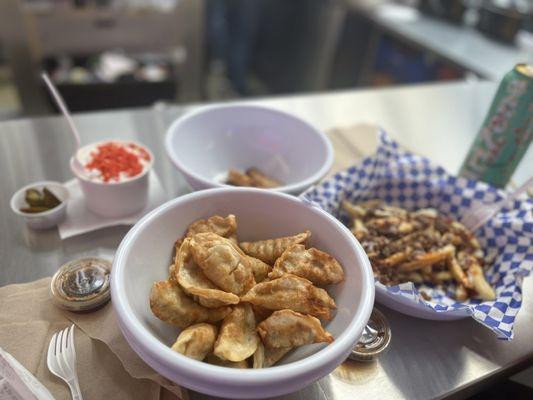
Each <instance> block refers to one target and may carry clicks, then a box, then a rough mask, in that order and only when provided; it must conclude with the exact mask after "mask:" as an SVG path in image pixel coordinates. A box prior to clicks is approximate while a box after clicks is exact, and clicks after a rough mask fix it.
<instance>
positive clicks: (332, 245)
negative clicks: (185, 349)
mask: <svg viewBox="0 0 533 400" xmlns="http://www.w3.org/2000/svg"><path fill="white" fill-rule="evenodd" d="M229 213H233V214H235V215H236V216H237V220H238V231H237V233H238V235H239V237H240V238H241V239H242V240H257V239H265V238H270V237H278V236H282V235H289V234H295V233H297V232H301V231H303V230H305V229H309V230H311V232H312V238H311V245H312V246H314V247H317V248H319V249H321V250H324V251H326V252H328V253H331V254H332V255H333V256H334V257H336V258H337V260H339V262H341V264H342V265H343V266H344V269H345V276H346V277H345V281H344V282H343V283H341V284H338V285H333V286H332V287H331V288H330V289H329V292H330V294H331V295H332V297H333V298H334V299H335V301H336V303H337V307H338V308H337V311H336V315H335V317H334V318H333V320H332V321H330V322H329V323H328V324H327V325H326V328H327V329H328V330H329V331H330V332H331V333H332V334H333V336H334V337H335V341H334V342H333V343H332V344H330V345H327V346H326V345H324V344H316V345H309V346H303V347H300V348H298V349H297V350H295V351H293V352H292V353H291V354H290V355H289V356H288V357H287V358H286V359H284V360H283V362H282V363H281V364H282V365H279V366H274V367H271V368H266V369H260V370H259V369H257V370H253V369H249V370H238V369H232V368H224V367H219V366H214V365H210V364H207V363H204V362H200V361H196V360H192V359H189V358H187V357H185V356H182V355H181V354H178V353H175V352H173V351H172V350H170V348H169V346H170V345H172V344H173V342H174V341H175V340H176V336H177V334H178V332H179V331H178V329H177V328H175V327H172V326H170V325H168V324H165V323H163V322H161V321H160V320H158V319H157V318H156V317H155V316H154V315H152V313H151V311H150V306H149V300H148V298H149V292H150V288H151V286H152V284H153V282H155V281H159V280H165V279H167V278H168V266H169V264H170V263H171V256H172V250H173V247H174V242H175V240H176V239H177V238H178V237H179V236H181V235H182V234H183V233H184V232H185V230H186V228H187V226H188V225H189V224H190V223H191V222H193V221H195V220H196V219H199V218H206V217H209V216H211V215H214V214H219V215H227V214H229ZM111 291H112V299H113V305H114V307H115V310H116V314H117V317H118V321H119V324H120V327H121V329H122V332H123V334H124V336H125V338H126V339H127V341H128V342H129V344H130V345H131V347H132V348H133V349H134V350H135V351H136V352H137V354H139V356H140V357H141V358H142V359H143V360H144V361H146V362H147V363H148V364H149V365H150V366H152V367H153V368H154V369H155V370H156V371H157V372H159V373H160V374H161V375H163V376H165V377H167V378H168V379H170V380H172V381H174V382H176V383H178V384H180V385H182V386H185V387H187V388H190V389H193V390H196V391H199V392H202V393H207V394H210V395H216V396H222V397H228V398H235V399H236V398H264V397H271V396H278V395H282V394H286V393H290V392H293V391H296V390H298V389H301V388H303V387H304V386H307V385H309V384H311V383H312V382H314V381H316V380H317V379H319V378H321V377H323V376H325V375H327V374H328V373H329V372H331V371H332V370H333V369H334V368H335V367H336V366H337V365H339V364H340V363H342V362H343V361H344V360H345V359H346V357H347V356H348V354H349V353H350V351H351V349H352V347H353V345H354V344H355V343H356V342H357V340H358V338H359V337H360V335H361V332H362V330H363V328H364V326H365V324H366V322H367V321H368V318H369V316H370V313H371V311H372V306H373V303H374V278H373V275H372V270H371V268H370V263H369V261H368V258H367V257H366V255H365V253H364V251H363V249H362V247H361V245H360V244H359V243H358V242H357V241H356V240H355V238H354V237H353V235H352V234H351V233H350V231H349V230H348V229H347V228H346V227H345V226H343V225H342V224H341V223H340V222H339V221H337V220H336V219H335V218H333V217H332V216H330V215H329V214H327V213H326V212H324V211H322V210H320V209H319V208H317V207H314V206H311V205H309V204H307V203H303V202H302V200H300V199H298V198H295V197H292V196H289V195H286V194H282V193H278V192H274V191H267V190H261V189H249V188H220V189H211V190H205V191H200V192H195V193H191V194H189V195H186V196H183V197H180V198H177V199H174V200H171V201H169V202H167V203H166V204H163V205H162V206H160V207H159V208H157V209H155V210H154V211H152V212H151V213H149V214H147V215H146V216H145V217H144V218H143V219H141V220H140V221H139V222H138V223H137V224H135V226H134V227H133V228H132V229H131V230H130V231H129V232H128V234H127V235H126V237H125V238H124V240H123V241H122V243H121V244H120V246H119V248H118V250H117V253H116V256H115V259H114V262H113V271H112V273H111Z"/></svg>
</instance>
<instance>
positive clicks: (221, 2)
mask: <svg viewBox="0 0 533 400" xmlns="http://www.w3.org/2000/svg"><path fill="white" fill-rule="evenodd" d="M206 7H207V12H206V14H207V38H208V42H209V52H210V60H211V62H210V64H209V66H208V68H209V71H208V76H209V78H208V83H207V91H208V97H209V98H220V97H236V95H237V96H247V95H249V94H250V89H249V85H248V77H249V70H250V63H251V58H252V51H253V47H254V44H255V41H256V38H257V32H258V28H259V23H260V15H261V10H262V8H263V1H262V0H254V1H250V0H210V1H208V2H207V3H206Z"/></svg>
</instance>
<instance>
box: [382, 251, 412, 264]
mask: <svg viewBox="0 0 533 400" xmlns="http://www.w3.org/2000/svg"><path fill="white" fill-rule="evenodd" d="M408 257H409V250H408V249H407V250H405V251H400V252H399V253H395V254H393V255H392V256H389V257H387V258H385V259H384V260H381V261H380V262H379V263H380V265H383V266H385V267H394V266H395V265H398V264H399V263H401V262H404V261H405V260H407V258H408Z"/></svg>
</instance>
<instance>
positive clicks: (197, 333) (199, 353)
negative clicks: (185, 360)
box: [171, 323, 217, 361]
mask: <svg viewBox="0 0 533 400" xmlns="http://www.w3.org/2000/svg"><path fill="white" fill-rule="evenodd" d="M216 338H217V327H216V326H214V325H210V324H204V323H202V324H196V325H191V326H189V327H188V328H187V329H184V330H183V331H182V332H181V333H180V334H179V336H178V338H177V339H176V342H175V343H174V344H173V345H172V347H171V348H172V350H174V351H176V352H178V353H181V354H183V355H184V356H187V357H189V358H194V359H195V360H198V361H202V360H203V359H204V358H205V356H206V355H207V354H209V353H211V352H212V351H213V346H214V344H215V340H216Z"/></svg>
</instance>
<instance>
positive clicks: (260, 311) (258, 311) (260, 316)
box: [252, 304, 274, 322]
mask: <svg viewBox="0 0 533 400" xmlns="http://www.w3.org/2000/svg"><path fill="white" fill-rule="evenodd" d="M252 309H253V310H254V314H255V320H256V321H257V322H261V321H262V320H264V319H267V318H268V317H270V316H271V315H272V313H273V312H274V311H272V310H269V309H268V308H265V307H261V306H256V305H255V304H252Z"/></svg>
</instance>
